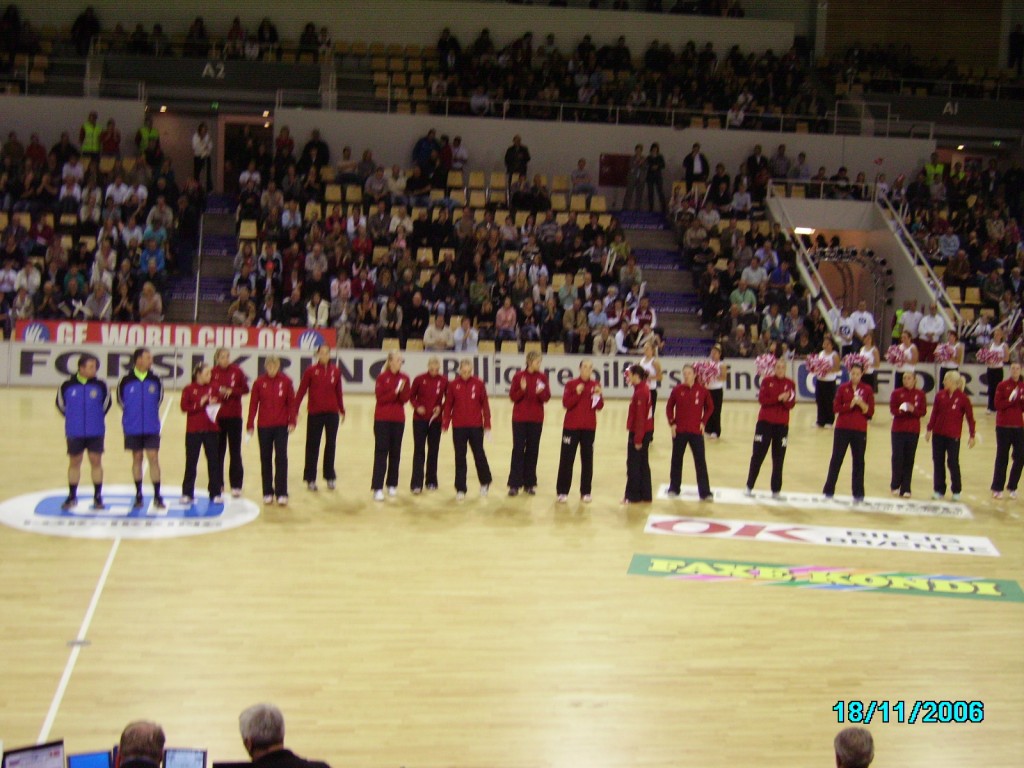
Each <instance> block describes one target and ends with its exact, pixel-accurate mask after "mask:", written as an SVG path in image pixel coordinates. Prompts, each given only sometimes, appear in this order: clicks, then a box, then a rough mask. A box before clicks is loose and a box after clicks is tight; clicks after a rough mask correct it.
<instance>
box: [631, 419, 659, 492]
mask: <svg viewBox="0 0 1024 768" xmlns="http://www.w3.org/2000/svg"><path fill="white" fill-rule="evenodd" d="M652 437H653V435H652V434H651V433H650V432H648V433H647V434H646V435H644V440H643V442H642V443H641V444H640V448H639V450H638V449H637V448H636V446H635V445H634V444H633V434H632V433H630V435H629V442H628V445H627V447H626V493H625V497H624V498H625V499H626V501H651V500H652V499H653V497H654V494H653V493H652V491H651V463H650V460H649V458H648V454H649V453H650V448H651V438H652Z"/></svg>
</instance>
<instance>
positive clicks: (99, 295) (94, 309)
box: [85, 281, 114, 321]
mask: <svg viewBox="0 0 1024 768" xmlns="http://www.w3.org/2000/svg"><path fill="white" fill-rule="evenodd" d="M113 308H114V306H113V300H112V298H111V296H110V291H109V289H108V288H107V285H106V283H104V282H102V281H97V282H96V283H94V284H93V289H92V293H90V294H89V298H88V299H86V301H85V318H86V319H87V320H102V321H109V320H110V317H111V314H112V312H113Z"/></svg>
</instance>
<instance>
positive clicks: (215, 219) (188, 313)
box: [167, 195, 238, 325]
mask: <svg viewBox="0 0 1024 768" xmlns="http://www.w3.org/2000/svg"><path fill="white" fill-rule="evenodd" d="M237 252H238V237H237V234H236V232H235V200H234V198H233V197H228V196H225V195H211V196H210V199H209V200H208V202H207V206H206V212H205V213H204V214H203V242H202V249H201V253H202V256H201V259H200V260H199V267H198V268H199V270H200V273H199V302H198V314H196V308H197V304H196V301H195V296H196V278H195V276H194V275H192V276H189V277H186V276H181V277H176V278H174V280H173V281H172V282H171V283H170V285H169V286H168V294H169V298H170V302H169V305H168V308H167V319H168V320H170V321H172V322H177V323H191V322H193V320H194V321H195V322H198V323H215V324H218V325H224V324H226V323H227V322H228V306H229V305H230V304H231V301H232V299H231V280H232V277H233V276H234V259H235V254H236V253H237Z"/></svg>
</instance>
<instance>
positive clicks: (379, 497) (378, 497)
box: [373, 491, 384, 501]
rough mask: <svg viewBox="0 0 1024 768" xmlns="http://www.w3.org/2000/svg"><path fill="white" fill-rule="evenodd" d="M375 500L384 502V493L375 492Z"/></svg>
mask: <svg viewBox="0 0 1024 768" xmlns="http://www.w3.org/2000/svg"><path fill="white" fill-rule="evenodd" d="M373 500H374V501H384V491H374V492H373Z"/></svg>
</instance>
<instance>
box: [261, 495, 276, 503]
mask: <svg viewBox="0 0 1024 768" xmlns="http://www.w3.org/2000/svg"><path fill="white" fill-rule="evenodd" d="M263 503H264V504H273V503H274V497H273V496H264V497H263Z"/></svg>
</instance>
